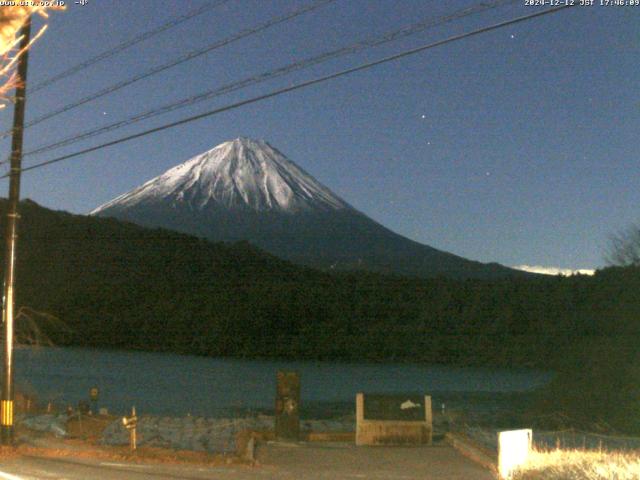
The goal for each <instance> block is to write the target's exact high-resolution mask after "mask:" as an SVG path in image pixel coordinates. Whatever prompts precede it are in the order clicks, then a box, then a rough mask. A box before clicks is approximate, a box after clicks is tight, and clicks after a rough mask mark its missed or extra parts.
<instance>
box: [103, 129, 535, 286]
mask: <svg viewBox="0 0 640 480" xmlns="http://www.w3.org/2000/svg"><path fill="white" fill-rule="evenodd" d="M91 215H99V216H104V217H115V218H117V219H120V220H125V221H129V222H132V223H136V224H139V225H143V226H148V227H163V228H168V229H171V230H177V231H180V232H183V233H189V234H193V235H196V236H200V237H204V238H207V239H209V240H213V241H249V242H250V243H253V244H254V245H256V246H258V247H260V248H262V249H264V250H266V251H268V252H270V253H272V254H274V255H276V256H279V257H281V258H285V259H287V260H290V261H292V262H295V263H301V264H305V265H309V266H313V267H318V268H323V269H339V270H369V271H376V272H382V273H396V274H402V275H411V276H420V277H432V276H436V275H445V276H450V277H456V278H496V277H503V276H509V275H517V276H522V275H525V274H523V273H522V272H518V271H515V270H512V269H509V268H507V267H504V266H501V265H498V264H496V263H490V264H483V263H480V262H475V261H471V260H467V259H464V258H462V257H458V256H456V255H453V254H451V253H447V252H443V251H440V250H437V249H435V248H433V247H430V246H427V245H422V244H420V243H418V242H414V241H412V240H409V239H408V238H405V237H403V236H401V235H398V234H397V233H394V232H392V231H391V230H389V229H387V228H385V227H384V226H382V225H380V224H379V223H377V222H375V221H374V220H372V219H371V218H369V217H367V216H366V215H364V214H363V213H361V212H359V211H358V210H356V209H355V208H353V207H352V206H351V205H349V204H348V203H347V202H345V201H344V200H343V199H341V198H340V197H338V196H337V195H336V194H334V193H333V192H331V190H329V189H328V188H327V187H325V186H324V185H322V184H321V183H320V182H318V181H317V180H316V179H314V178H313V177H312V176H311V175H309V174H308V173H307V172H305V171H304V170H303V169H302V168H300V167H299V166H297V165H296V164H295V163H293V162H292V161H291V160H289V159H287V158H286V157H285V156H284V155H283V154H282V153H280V152H279V151H278V150H276V149H275V148H273V147H272V146H271V145H269V144H268V143H267V142H265V141H262V140H252V139H248V138H237V139H235V140H232V141H228V142H224V143H222V144H220V145H218V146H217V147H215V148H213V149H212V150H209V151H207V152H205V153H202V154H200V155H197V156H196V157H194V158H192V159H191V160H188V161H186V162H185V163H183V164H181V165H178V166H176V167H174V168H171V169H170V170H168V171H166V172H165V173H164V174H162V175H160V176H158V177H156V178H153V179H151V180H149V181H148V182H146V183H145V184H143V185H142V186H140V187H138V188H135V189H133V190H131V191H130V192H127V193H125V194H123V195H120V196H119V197H117V198H115V199H113V200H111V201H110V202H107V203H105V204H104V205H102V206H100V207H98V208H96V209H95V210H93V211H92V212H91Z"/></svg>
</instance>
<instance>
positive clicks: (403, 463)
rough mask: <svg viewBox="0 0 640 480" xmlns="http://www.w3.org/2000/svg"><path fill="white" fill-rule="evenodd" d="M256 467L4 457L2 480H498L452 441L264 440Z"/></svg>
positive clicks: (0, 471) (0, 477)
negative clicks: (365, 444)
mask: <svg viewBox="0 0 640 480" xmlns="http://www.w3.org/2000/svg"><path fill="white" fill-rule="evenodd" d="M257 459H258V464H257V465H256V466H254V467H251V466H244V465H229V466H221V467H208V466H197V465H184V464H182V465H165V464H136V463H124V462H122V463H120V462H109V461H100V460H88V459H85V458H82V459H78V460H73V459H69V458H61V459H52V458H42V457H21V458H16V459H11V460H6V461H4V462H0V480H36V479H37V480H40V479H47V480H49V479H57V480H63V479H64V480H86V479H94V478H96V479H97V478H99V479H101V480H115V479H118V480H119V479H127V480H165V479H166V480H175V479H185V480H202V479H219V480H271V479H273V480H276V479H277V480H329V479H336V480H342V479H344V480H354V479H372V480H383V479H384V480H396V479H397V480H432V479H433V480H435V479H445V480H494V479H495V477H494V476H493V474H492V473H491V472H489V471H488V470H486V469H484V468H483V467H481V466H479V465H477V464H475V463H473V462H471V461H470V460H468V459H466V458H465V457H463V456H462V455H460V454H459V453H458V452H457V451H455V450H454V449H452V448H451V447H449V446H448V445H444V444H439V445H435V446H432V447H355V446H354V445H352V444H344V443H342V444H337V443H323V444H320V443H311V444H285V443H267V444H260V445H259V446H258V449H257Z"/></svg>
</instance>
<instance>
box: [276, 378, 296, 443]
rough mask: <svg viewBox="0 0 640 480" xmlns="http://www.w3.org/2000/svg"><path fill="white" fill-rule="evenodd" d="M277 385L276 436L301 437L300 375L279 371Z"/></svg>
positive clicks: (283, 437)
mask: <svg viewBox="0 0 640 480" xmlns="http://www.w3.org/2000/svg"><path fill="white" fill-rule="evenodd" d="M277 381H278V383H277V387H276V428H275V430H276V438H280V439H286V440H298V439H299V438H300V375H299V374H298V373H297V372H283V371H279V372H278V374H277Z"/></svg>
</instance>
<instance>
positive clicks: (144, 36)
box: [29, 0, 231, 93]
mask: <svg viewBox="0 0 640 480" xmlns="http://www.w3.org/2000/svg"><path fill="white" fill-rule="evenodd" d="M230 1H231V0H218V1H217V2H209V3H207V4H205V5H203V6H201V7H199V8H196V9H194V10H192V11H190V12H187V13H185V14H184V15H180V16H177V17H175V18H172V19H171V20H169V21H168V22H166V23H163V24H162V25H159V26H158V27H156V28H154V29H152V30H148V31H146V32H144V33H141V34H140V35H138V36H136V37H133V38H131V39H129V40H126V41H124V42H122V43H120V44H118V45H116V46H115V47H113V48H111V49H109V50H105V51H104V52H102V53H99V54H98V55H96V56H95V57H91V58H89V59H87V60H85V61H83V62H80V63H78V64H77V65H74V66H72V67H70V68H68V69H67V70H64V71H62V72H60V73H58V74H56V75H53V76H51V77H49V78H46V79H44V80H42V81H41V82H40V83H36V84H35V85H34V86H33V87H31V88H29V93H34V92H37V91H38V90H42V89H43V88H45V87H48V86H49V85H52V84H54V83H56V82H59V81H60V80H62V79H64V78H67V77H70V76H71V75H74V74H76V73H78V72H80V71H82V70H84V69H85V68H87V67H90V66H91V65H95V64H96V63H98V62H101V61H103V60H106V59H108V58H111V57H113V56H114V55H117V54H118V53H120V52H123V51H124V50H127V49H128V48H131V47H133V46H134V45H136V44H138V43H140V42H144V41H145V40H148V39H150V38H152V37H155V36H156V35H159V34H160V33H162V32H165V31H167V30H169V29H171V28H173V27H177V26H178V25H180V24H181V23H184V22H186V21H187V20H190V19H192V18H194V17H197V16H199V15H202V14H203V13H206V12H208V11H209V10H213V9H214V8H217V7H219V6H221V5H223V4H225V3H228V2H230Z"/></svg>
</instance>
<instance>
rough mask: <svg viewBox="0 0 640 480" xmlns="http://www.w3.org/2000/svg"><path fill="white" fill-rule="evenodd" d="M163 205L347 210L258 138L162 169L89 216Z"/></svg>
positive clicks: (240, 140)
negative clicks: (140, 184)
mask: <svg viewBox="0 0 640 480" xmlns="http://www.w3.org/2000/svg"><path fill="white" fill-rule="evenodd" d="M167 202H170V203H171V204H172V205H174V206H179V205H180V206H187V207H189V208H190V209H193V210H202V209H205V208H207V207H224V208H226V209H234V208H243V209H246V208H249V209H252V210H255V211H270V210H274V211H278V212H282V213H295V212H298V211H307V210H322V211H326V210H341V209H349V208H351V207H350V206H349V205H348V204H347V203H346V202H345V201H344V200H342V199H341V198H339V197H338V196H337V195H335V194H334V193H333V192H331V191H330V190H329V189H328V188H327V187H325V186H324V185H322V184H321V183H320V182H318V181H317V180H316V179H314V178H313V177H312V176H311V175H309V174H308V173H306V172H305V171H304V170H302V169H301V168H300V167H298V166H297V165H296V164H295V163H293V162H292V161H291V160H289V159H287V158H286V157H285V156H284V155H283V154H282V153H280V152H279V151H278V150H276V149H275V148H273V147H272V146H271V145H269V144H268V143H267V142H265V141H264V140H253V139H250V138H244V137H240V138H236V139H235V140H231V141H228V142H224V143H222V144H220V145H218V146H217V147H215V148H213V149H211V150H209V151H207V152H204V153H202V154H200V155H197V156H195V157H193V158H192V159H190V160H188V161H186V162H185V163H183V164H181V165H178V166H176V167H173V168H171V169H169V170H167V171H166V172H165V173H163V174H162V175H160V176H158V177H156V178H153V179H151V180H149V181H148V182H146V183H145V184H144V185H142V186H140V187H138V188H136V189H134V190H132V191H130V192H127V193H125V194H123V195H120V196H119V197H117V198H115V199H113V200H112V201H110V202H108V203H106V204H104V205H102V206H100V207H98V208H97V209H95V210H94V211H93V212H91V214H98V213H100V212H103V211H105V210H110V209H120V208H129V207H131V206H134V205H145V204H154V203H167Z"/></svg>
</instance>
